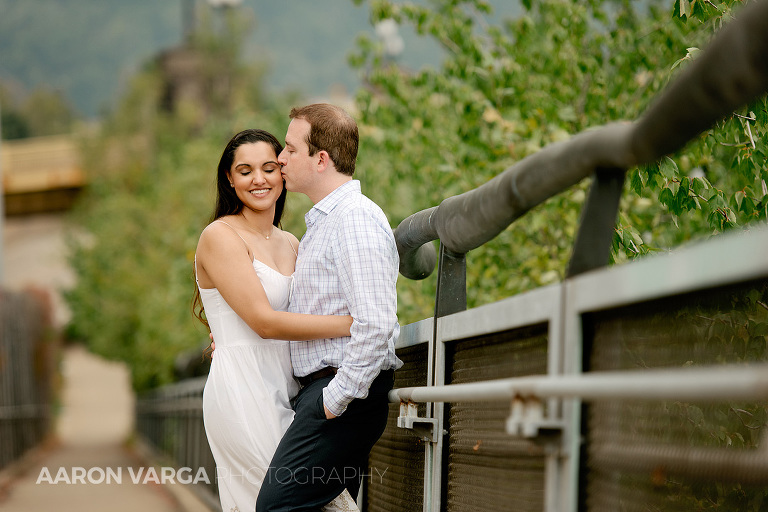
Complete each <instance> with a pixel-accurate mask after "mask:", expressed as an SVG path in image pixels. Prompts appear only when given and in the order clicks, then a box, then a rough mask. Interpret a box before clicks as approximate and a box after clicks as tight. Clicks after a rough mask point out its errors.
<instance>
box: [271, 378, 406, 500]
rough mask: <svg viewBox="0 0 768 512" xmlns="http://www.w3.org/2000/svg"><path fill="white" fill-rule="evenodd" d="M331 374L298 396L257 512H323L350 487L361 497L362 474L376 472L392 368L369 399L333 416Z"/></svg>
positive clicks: (315, 382) (274, 458)
mask: <svg viewBox="0 0 768 512" xmlns="http://www.w3.org/2000/svg"><path fill="white" fill-rule="evenodd" d="M332 378H333V376H328V377H324V378H321V379H318V380H316V381H314V382H312V383H310V384H309V385H308V386H306V387H304V388H302V389H301V391H299V394H298V395H297V396H296V398H295V400H294V403H293V409H294V411H295V412H296V416H295V417H294V419H293V423H292V424H291V426H290V427H288V430H287V431H286V432H285V435H284V436H283V439H282V440H281V441H280V444H279V445H278V447H277V451H276V452H275V455H274V457H273V458H272V463H271V464H270V467H269V470H268V471H267V475H266V478H265V479H264V484H263V485H262V487H261V492H260V493H259V497H258V500H257V502H256V512H288V511H296V512H298V511H306V512H309V511H319V510H320V508H321V507H323V506H324V505H327V504H328V503H330V502H331V501H332V500H333V499H334V498H335V497H336V496H338V495H339V494H341V493H342V491H343V490H344V489H345V488H346V489H348V490H349V493H350V494H351V495H352V497H353V498H356V497H357V493H358V491H359V490H360V484H361V481H362V478H363V477H364V476H371V477H372V476H373V475H371V471H372V470H371V469H369V468H368V455H369V454H370V452H371V448H373V445H374V444H375V443H376V441H378V439H379V437H381V434H382V433H383V432H384V428H385V427H386V425H387V414H388V410H389V404H388V401H387V393H389V391H390V390H391V389H392V384H393V372H392V371H391V370H390V371H384V372H381V374H379V376H378V377H376V379H375V380H374V381H373V383H372V384H371V387H370V390H369V392H368V397H366V398H364V399H357V400H353V401H352V402H350V404H349V406H348V407H347V410H346V411H344V414H342V415H341V416H339V417H338V418H333V419H330V420H328V419H326V418H325V410H324V408H323V388H325V387H326V386H327V385H328V383H329V382H330V381H331V379H332ZM379 471H382V472H383V471H384V469H383V468H381V469H379Z"/></svg>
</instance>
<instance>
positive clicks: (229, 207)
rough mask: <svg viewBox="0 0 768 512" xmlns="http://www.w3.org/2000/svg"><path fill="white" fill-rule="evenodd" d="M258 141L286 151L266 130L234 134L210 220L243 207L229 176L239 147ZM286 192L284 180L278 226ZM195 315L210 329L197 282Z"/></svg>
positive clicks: (277, 211) (218, 179)
mask: <svg viewBox="0 0 768 512" xmlns="http://www.w3.org/2000/svg"><path fill="white" fill-rule="evenodd" d="M257 142H266V143H267V144H269V145H270V146H272V149H274V150H275V156H277V155H279V154H280V153H281V152H282V151H283V146H282V144H280V142H279V141H278V140H277V139H276V138H275V136H274V135H272V134H271V133H269V132H266V131H264V130H256V129H248V130H243V131H241V132H240V133H238V134H236V135H235V136H234V137H232V138H231V139H230V141H229V142H228V143H227V145H226V147H225V148H224V152H223V153H222V154H221V159H220V160H219V167H218V171H217V173H216V205H215V207H214V209H213V215H212V216H211V219H210V221H209V222H213V221H214V220H216V219H219V218H221V217H224V216H225V215H237V214H238V213H240V212H241V211H242V210H243V206H244V205H243V202H242V201H241V200H240V198H239V197H237V194H236V193H235V189H234V188H232V186H231V185H230V182H229V178H228V177H227V176H228V174H229V172H230V170H231V169H232V163H233V162H234V160H235V152H236V151H237V148H239V147H240V146H242V145H243V144H255V143H257ZM287 193H288V191H287V190H286V189H285V183H283V191H282V192H281V193H280V197H278V198H277V202H276V203H275V218H274V220H273V221H272V224H274V225H275V226H279V225H280V219H282V218H283V210H284V209H285V196H286V194H287ZM192 314H193V315H194V316H195V317H196V318H197V319H198V320H200V321H201V322H202V323H203V325H205V326H206V327H208V328H209V329H210V326H209V325H208V321H207V320H206V319H205V315H204V314H203V301H202V299H201V298H200V290H199V289H198V288H197V284H195V295H194V297H193V298H192Z"/></svg>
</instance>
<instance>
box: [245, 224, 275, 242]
mask: <svg viewBox="0 0 768 512" xmlns="http://www.w3.org/2000/svg"><path fill="white" fill-rule="evenodd" d="M248 229H250V230H252V231H255V232H257V233H258V234H260V235H261V236H263V237H264V238H265V239H267V240H269V237H271V236H272V233H274V232H275V226H272V229H270V230H269V234H268V235H265V234H264V233H262V232H261V231H259V230H258V229H256V228H252V227H250V226H249V227H248Z"/></svg>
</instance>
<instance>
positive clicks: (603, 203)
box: [567, 168, 626, 277]
mask: <svg viewBox="0 0 768 512" xmlns="http://www.w3.org/2000/svg"><path fill="white" fill-rule="evenodd" d="M625 174H626V171H625V170H624V169H616V168H612V169H598V170H596V171H595V174H594V176H593V179H592V186H591V187H590V189H589V195H588V196H587V200H586V202H585V203H584V209H583V210H582V212H581V220H580V222H579V231H578V233H577V234H576V240H575V242H574V244H573V253H572V254H571V260H570V262H569V263H568V272H567V277H573V276H575V275H578V274H581V273H584V272H587V271H589V270H593V269H596V268H600V267H604V266H606V265H608V262H609V259H610V257H611V243H612V241H613V232H614V229H615V227H616V215H617V213H618V210H619V200H620V199H621V192H622V189H623V188H624V176H625Z"/></svg>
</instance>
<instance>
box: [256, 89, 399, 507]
mask: <svg viewBox="0 0 768 512" xmlns="http://www.w3.org/2000/svg"><path fill="white" fill-rule="evenodd" d="M290 118H291V123H290V125H289V127H288V132H287V134H286V136H285V149H284V150H283V152H282V153H281V154H280V155H279V157H278V163H280V165H282V173H283V177H284V179H285V183H286V187H287V189H288V190H289V191H293V192H300V193H303V194H306V195H307V196H308V197H309V198H310V199H311V200H312V202H313V203H314V207H313V208H312V209H311V210H310V211H309V212H308V213H307V214H306V216H305V220H306V224H307V231H306V233H305V235H304V237H303V238H302V240H301V244H300V245H299V255H298V259H297V261H296V271H295V274H294V288H293V292H292V296H291V306H290V310H291V311H294V312H297V313H311V314H321V315H334V314H339V315H351V316H352V317H353V324H352V328H351V334H352V335H351V336H350V337H347V338H336V339H322V340H313V341H307V342H291V360H292V362H293V367H294V374H295V375H296V377H297V378H298V380H299V383H300V384H301V385H302V389H301V391H300V392H299V394H298V395H297V397H296V399H295V401H294V410H295V412H296V416H295V418H294V421H293V423H292V424H291V426H290V428H289V429H288V431H287V432H286V433H285V435H284V436H283V439H282V441H281V442H280V445H279V446H278V448H277V452H276V453H275V456H274V458H273V459H272V463H271V464H270V469H269V471H268V473H267V476H266V479H265V481H264V484H263V486H262V488H261V492H260V493H259V498H258V501H257V503H256V511H257V512H267V511H269V512H277V511H288V510H291V511H317V510H320V508H321V507H322V506H323V505H325V504H327V503H329V502H330V501H331V500H333V498H335V497H336V496H338V495H339V493H341V492H342V491H343V490H344V488H347V489H348V490H349V492H350V494H351V495H352V496H353V497H355V496H357V493H358V491H359V489H360V483H361V479H362V477H363V476H365V475H368V474H370V470H368V468H367V466H368V464H367V459H368V455H369V453H370V451H371V448H372V447H373V445H374V444H375V443H376V441H377V440H378V438H379V437H380V436H381V434H382V432H383V431H384V428H385V427H386V422H387V414H388V402H387V393H388V392H389V390H390V389H392V384H393V371H394V370H395V369H397V368H399V367H400V366H402V362H401V361H400V360H399V359H398V358H397V356H396V355H395V348H394V344H395V341H396V339H397V335H398V333H399V329H400V328H399V325H398V323H397V316H396V313H397V294H396V290H395V281H396V280H397V273H398V255H397V249H396V246H395V240H394V236H393V235H392V230H391V228H390V226H389V223H388V221H387V218H386V217H385V215H384V213H383V212H382V211H381V209H380V208H379V207H378V206H376V205H375V204H374V203H373V202H372V201H371V200H370V199H368V198H367V197H365V196H364V195H363V194H362V193H361V191H360V182H359V181H356V180H354V179H353V174H354V170H355V160H356V158H357V146H358V131H357V124H356V123H355V121H354V119H352V118H351V117H350V116H349V115H348V114H347V113H346V112H344V111H343V110H342V109H340V108H338V107H336V106H333V105H328V104H314V105H308V106H306V107H301V108H294V109H293V110H291V113H290Z"/></svg>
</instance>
